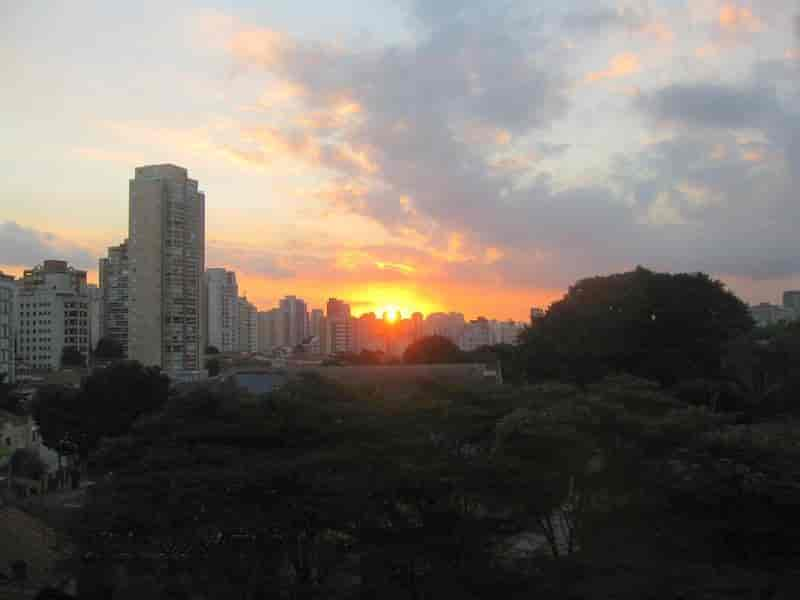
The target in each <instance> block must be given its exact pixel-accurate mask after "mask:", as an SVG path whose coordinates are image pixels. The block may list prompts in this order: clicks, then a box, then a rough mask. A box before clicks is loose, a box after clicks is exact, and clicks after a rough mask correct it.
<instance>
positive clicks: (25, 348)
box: [16, 260, 90, 370]
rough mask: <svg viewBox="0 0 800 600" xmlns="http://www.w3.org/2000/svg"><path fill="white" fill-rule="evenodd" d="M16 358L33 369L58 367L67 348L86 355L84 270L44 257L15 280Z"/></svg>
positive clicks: (87, 312)
mask: <svg viewBox="0 0 800 600" xmlns="http://www.w3.org/2000/svg"><path fill="white" fill-rule="evenodd" d="M16 337H17V360H18V362H20V363H21V364H23V365H24V366H26V367H29V368H33V369H44V370H49V369H58V368H60V367H61V355H62V352H63V350H64V348H66V347H73V348H75V349H77V350H78V352H80V353H81V354H83V356H84V357H88V356H89V344H90V331H89V292H88V287H87V285H86V271H79V270H77V269H73V268H72V267H70V266H69V265H68V264H67V262H66V261H62V260H46V261H44V263H43V264H42V265H39V266H37V267H34V268H33V269H29V270H27V271H25V273H24V275H23V276H22V279H21V280H19V281H18V282H17V318H16Z"/></svg>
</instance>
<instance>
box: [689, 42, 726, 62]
mask: <svg viewBox="0 0 800 600" xmlns="http://www.w3.org/2000/svg"><path fill="white" fill-rule="evenodd" d="M719 51H720V48H719V46H717V45H716V44H706V45H704V46H700V47H699V48H696V49H695V51H694V55H695V56H696V57H697V58H701V59H706V58H712V57H714V56H717V55H718V54H719Z"/></svg>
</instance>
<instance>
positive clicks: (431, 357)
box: [403, 335, 463, 364]
mask: <svg viewBox="0 0 800 600" xmlns="http://www.w3.org/2000/svg"><path fill="white" fill-rule="evenodd" d="M462 359H463V355H462V353H461V350H460V349H459V348H458V346H456V344H455V343H454V342H453V341H452V340H450V339H449V338H446V337H444V336H441V335H432V336H428V337H424V338H421V339H419V340H417V341H415V342H414V343H412V344H411V345H410V346H409V347H408V348H406V351H405V352H403V362H405V363H407V364H440V363H457V362H461V361H462Z"/></svg>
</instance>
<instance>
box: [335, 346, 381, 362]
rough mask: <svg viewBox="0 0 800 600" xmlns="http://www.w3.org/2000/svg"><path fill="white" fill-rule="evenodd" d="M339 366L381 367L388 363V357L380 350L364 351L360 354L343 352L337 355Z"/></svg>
mask: <svg viewBox="0 0 800 600" xmlns="http://www.w3.org/2000/svg"><path fill="white" fill-rule="evenodd" d="M336 360H337V361H338V363H339V364H346V365H361V366H364V365H381V364H383V363H384V362H386V355H385V354H384V353H383V352H381V351H380V350H362V351H361V352H359V353H355V352H341V353H339V354H337V355H336Z"/></svg>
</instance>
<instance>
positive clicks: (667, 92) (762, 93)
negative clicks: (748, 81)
mask: <svg viewBox="0 0 800 600" xmlns="http://www.w3.org/2000/svg"><path fill="white" fill-rule="evenodd" d="M638 105H639V108H641V109H643V110H644V111H645V112H647V113H649V114H651V115H652V116H654V117H656V118H659V119H665V120H676V121H681V122H684V123H686V124H688V125H699V126H703V127H725V128H732V129H735V128H742V129H743V128H747V127H762V126H764V124H765V122H766V121H767V120H768V119H770V118H771V116H772V115H773V114H775V113H776V112H778V111H779V110H780V109H779V107H778V103H777V99H776V97H775V92H774V90H772V89H770V88H768V87H764V88H757V87H754V86H747V87H745V86H739V87H735V86H729V85H722V84H716V83H695V84H674V85H670V86H668V87H665V88H662V89H660V90H658V91H656V92H654V93H651V94H647V95H643V96H641V97H640V98H639V99H638Z"/></svg>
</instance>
